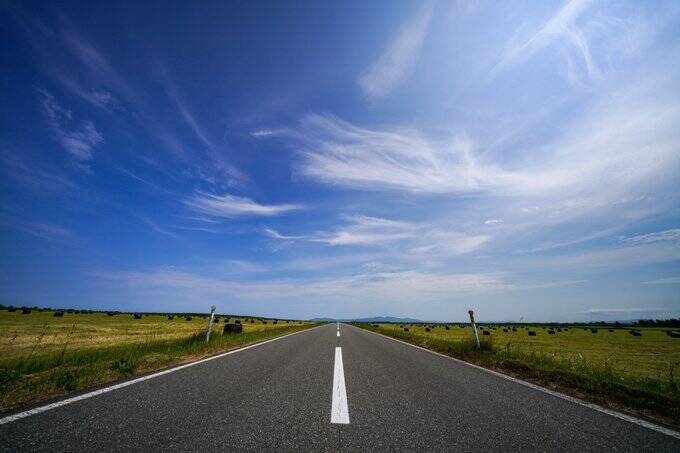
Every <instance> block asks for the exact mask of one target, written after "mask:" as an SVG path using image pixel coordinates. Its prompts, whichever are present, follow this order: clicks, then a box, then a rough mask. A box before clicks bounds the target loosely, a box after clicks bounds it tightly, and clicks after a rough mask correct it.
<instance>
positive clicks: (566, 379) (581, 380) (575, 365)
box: [361, 324, 680, 426]
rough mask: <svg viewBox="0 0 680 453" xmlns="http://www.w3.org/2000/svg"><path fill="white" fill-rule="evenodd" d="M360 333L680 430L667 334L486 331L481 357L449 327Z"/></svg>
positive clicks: (679, 364)
mask: <svg viewBox="0 0 680 453" xmlns="http://www.w3.org/2000/svg"><path fill="white" fill-rule="evenodd" d="M361 327H364V328H367V329H369V330H373V331H376V332H378V333H382V334H384V335H389V336H392V337H395V338H399V339H402V340H404V341H407V342H410V343H414V344H418V345H420V346H423V347H426V348H429V349H433V350H436V351H438V352H443V353H445V354H449V355H451V356H454V357H457V358H461V359H463V360H467V361H470V362H473V363H476V364H479V365H482V366H485V367H489V368H493V369H497V370H500V371H503V372H506V373H509V374H513V375H516V376H519V377H522V378H525V379H528V380H532V381H534V382H538V383H540V384H542V385H546V386H549V387H552V388H555V389H559V390H561V391H566V392H568V393H571V394H575V395H577V396H581V397H586V398H588V399H591V400H594V401H596V402H598V403H601V404H605V405H608V406H611V407H615V408H617V409H622V410H628V411H631V412H635V413H636V414H638V415H642V416H647V417H648V418H652V419H656V420H657V421H661V422H666V423H669V424H672V425H675V426H680V379H679V377H680V376H679V375H680V339H679V338H672V337H670V336H668V335H667V334H666V330H667V329H663V328H639V329H637V330H638V331H639V333H640V336H633V335H631V334H630V332H629V331H630V329H624V328H619V329H616V328H611V329H610V328H609V327H592V328H591V327H588V328H584V327H582V326H571V327H569V328H568V329H565V328H564V327H563V326H560V327H559V329H560V330H561V331H558V327H555V328H551V327H550V326H540V325H539V326H514V327H515V328H516V331H513V330H512V329H513V326H495V325H494V326H491V325H482V326H481V328H479V329H478V333H479V338H480V340H481V342H482V348H481V350H476V349H475V348H474V347H473V343H472V332H471V329H470V327H469V326H468V325H463V326H462V327H460V326H459V325H457V324H451V325H449V330H446V328H445V327H444V326H440V325H436V326H435V327H434V328H433V327H432V326H422V325H403V327H406V328H408V329H409V331H408V332H405V331H404V330H403V328H401V327H400V326H399V325H396V324H380V325H378V327H374V326H372V325H362V326H361ZM428 327H429V329H430V331H429V332H427V331H426V328H428ZM494 328H495V329H494ZM504 329H505V330H507V331H504ZM551 330H552V331H553V332H554V334H552V335H551V334H549V333H548V332H549V331H551ZM593 330H595V333H593ZM610 330H611V331H610ZM483 331H487V332H489V335H483ZM528 331H533V332H535V333H536V336H529V334H528Z"/></svg>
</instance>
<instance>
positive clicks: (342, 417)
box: [331, 346, 349, 425]
mask: <svg viewBox="0 0 680 453" xmlns="http://www.w3.org/2000/svg"><path fill="white" fill-rule="evenodd" d="M331 423H341V424H343V425H347V424H349V410H347V391H346V390H345V371H344V370H343V368H342V348H341V347H339V346H338V347H336V348H335V366H334V368H333V404H332V406H331Z"/></svg>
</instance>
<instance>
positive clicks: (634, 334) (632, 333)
mask: <svg viewBox="0 0 680 453" xmlns="http://www.w3.org/2000/svg"><path fill="white" fill-rule="evenodd" d="M629 332H630V334H631V335H632V336H634V337H641V336H642V333H640V332H636V331H634V330H630V331H629Z"/></svg>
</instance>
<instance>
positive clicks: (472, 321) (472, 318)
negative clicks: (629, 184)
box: [468, 310, 479, 349]
mask: <svg viewBox="0 0 680 453" xmlns="http://www.w3.org/2000/svg"><path fill="white" fill-rule="evenodd" d="M468 313H469V314H470V325H471V327H472V336H473V337H474V339H475V347H476V348H477V349H479V334H478V333H477V325H476V324H475V312H473V311H472V310H468Z"/></svg>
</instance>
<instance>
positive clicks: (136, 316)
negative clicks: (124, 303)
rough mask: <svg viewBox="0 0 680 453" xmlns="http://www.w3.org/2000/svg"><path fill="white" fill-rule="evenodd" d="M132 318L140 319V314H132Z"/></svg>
mask: <svg viewBox="0 0 680 453" xmlns="http://www.w3.org/2000/svg"><path fill="white" fill-rule="evenodd" d="M132 317H133V318H134V319H142V314H141V313H134V314H133V315H132Z"/></svg>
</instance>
